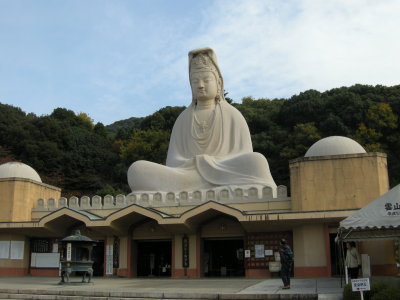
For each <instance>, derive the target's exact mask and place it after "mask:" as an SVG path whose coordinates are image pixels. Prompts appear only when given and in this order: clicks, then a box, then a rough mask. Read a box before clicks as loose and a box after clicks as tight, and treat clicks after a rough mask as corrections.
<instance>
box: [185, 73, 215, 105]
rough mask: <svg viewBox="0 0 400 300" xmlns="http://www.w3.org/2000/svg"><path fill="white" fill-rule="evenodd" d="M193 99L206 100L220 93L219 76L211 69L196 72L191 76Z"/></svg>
mask: <svg viewBox="0 0 400 300" xmlns="http://www.w3.org/2000/svg"><path fill="white" fill-rule="evenodd" d="M190 85H191V87H192V94H193V99H197V101H206V100H212V99H215V97H216V96H217V93H218V82H217V78H215V75H214V73H213V72H211V71H201V72H194V73H192V74H191V76H190Z"/></svg>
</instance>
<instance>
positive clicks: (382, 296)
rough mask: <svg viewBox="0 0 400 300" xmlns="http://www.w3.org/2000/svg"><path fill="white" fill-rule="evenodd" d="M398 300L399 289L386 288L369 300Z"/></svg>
mask: <svg viewBox="0 0 400 300" xmlns="http://www.w3.org/2000/svg"><path fill="white" fill-rule="evenodd" d="M398 299H400V288H393V287H388V288H385V289H383V290H381V291H379V292H377V293H374V295H373V296H372V297H371V300H398Z"/></svg>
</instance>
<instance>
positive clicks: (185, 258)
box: [182, 235, 189, 268]
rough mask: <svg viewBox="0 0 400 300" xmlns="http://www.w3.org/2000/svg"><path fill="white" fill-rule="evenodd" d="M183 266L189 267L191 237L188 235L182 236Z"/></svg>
mask: <svg viewBox="0 0 400 300" xmlns="http://www.w3.org/2000/svg"><path fill="white" fill-rule="evenodd" d="M182 267H184V268H189V238H188V237H187V236H186V235H184V236H183V238H182Z"/></svg>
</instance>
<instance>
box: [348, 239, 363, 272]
mask: <svg viewBox="0 0 400 300" xmlns="http://www.w3.org/2000/svg"><path fill="white" fill-rule="evenodd" d="M346 247H347V252H346V261H345V263H346V267H347V269H348V271H349V275H350V278H351V279H355V278H357V277H358V272H359V269H360V266H361V257H360V254H359V253H358V251H357V249H356V243H354V242H347V243H346Z"/></svg>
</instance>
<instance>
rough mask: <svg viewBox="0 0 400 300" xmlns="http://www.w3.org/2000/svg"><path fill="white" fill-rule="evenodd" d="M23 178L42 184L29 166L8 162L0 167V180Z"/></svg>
mask: <svg viewBox="0 0 400 300" xmlns="http://www.w3.org/2000/svg"><path fill="white" fill-rule="evenodd" d="M13 177H17V178H25V179H31V180H34V181H39V182H42V179H40V176H39V174H38V173H37V172H36V171H35V170H34V169H33V168H32V167H30V166H28V165H26V164H23V163H20V162H8V163H5V164H2V165H0V178H13Z"/></svg>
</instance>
